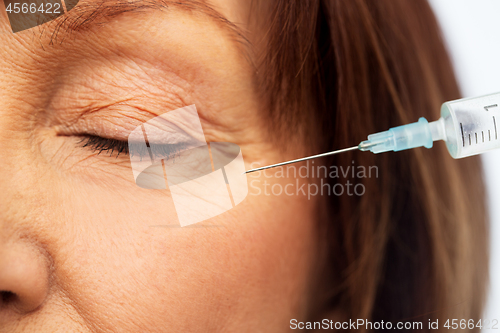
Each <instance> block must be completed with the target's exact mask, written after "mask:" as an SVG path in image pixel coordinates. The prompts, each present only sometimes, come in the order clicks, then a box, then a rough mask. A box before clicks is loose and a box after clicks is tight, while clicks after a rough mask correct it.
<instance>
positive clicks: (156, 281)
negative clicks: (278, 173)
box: [52, 185, 315, 330]
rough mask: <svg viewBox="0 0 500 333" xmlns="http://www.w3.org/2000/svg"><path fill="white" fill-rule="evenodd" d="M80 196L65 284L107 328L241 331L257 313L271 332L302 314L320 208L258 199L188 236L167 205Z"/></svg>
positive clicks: (65, 242) (93, 192)
mask: <svg viewBox="0 0 500 333" xmlns="http://www.w3.org/2000/svg"><path fill="white" fill-rule="evenodd" d="M72 188H73V190H74V191H75V192H79V195H73V196H71V198H72V199H70V200H66V202H65V205H64V206H65V207H71V208H69V209H68V208H67V210H70V211H71V216H72V222H71V227H70V228H66V230H65V231H64V233H61V232H59V237H58V239H57V240H54V242H55V243H56V244H58V245H59V247H60V248H59V251H58V253H59V254H60V255H61V256H60V257H59V258H58V259H59V261H58V262H60V263H61V265H57V267H58V268H59V270H58V276H59V278H60V280H61V281H62V282H63V285H64V289H65V290H66V291H67V293H68V295H69V297H70V298H71V299H72V300H73V301H74V302H75V305H76V306H77V307H78V308H79V309H80V310H81V311H83V312H84V313H87V314H88V316H89V318H93V319H92V320H94V321H97V322H101V325H110V327H113V325H118V326H115V327H119V325H120V324H121V323H120V320H119V318H124V317H130V318H135V319H136V320H138V321H141V322H142V323H143V324H147V325H148V327H152V326H157V325H166V326H167V327H168V326H169V325H176V327H184V329H194V328H196V329H201V330H203V329H204V328H206V327H207V325H211V323H212V322H213V321H212V319H213V318H214V317H217V319H218V321H219V322H220V321H222V322H228V323H231V322H232V320H233V319H235V318H238V317H239V318H240V322H241V320H242V319H243V318H241V317H242V316H247V315H248V314H249V313H252V318H260V324H262V323H268V324H269V325H271V324H272V323H275V322H277V321H281V322H282V320H285V321H288V320H289V319H290V318H292V317H294V316H295V317H296V316H297V314H298V313H300V311H301V309H300V301H301V300H302V302H303V299H304V297H305V294H306V289H305V288H306V286H307V276H308V274H309V273H310V271H311V269H312V267H311V266H312V265H313V262H314V260H313V258H314V254H315V251H314V245H313V244H314V240H315V234H314V228H313V227H314V222H313V210H314V202H313V201H308V200H307V199H306V200H304V198H303V197H298V196H252V195H249V196H248V197H247V199H246V200H245V201H243V202H242V203H241V204H240V205H238V206H237V207H236V208H234V209H232V210H231V211H228V212H226V213H224V214H221V215H219V216H217V217H215V218H212V219H210V220H208V221H205V222H204V223H202V224H197V225H193V226H188V227H183V228H181V227H180V226H178V225H177V224H173V223H168V220H169V218H173V216H172V211H170V210H169V208H168V205H163V206H162V205H161V204H160V202H168V200H165V198H162V199H161V200H159V199H153V198H154V196H151V198H150V199H151V200H149V202H148V200H140V202H139V201H138V199H137V197H136V198H134V197H133V196H127V195H126V194H123V195H121V197H120V198H118V197H117V195H116V194H111V193H109V192H108V193H106V192H105V191H103V190H102V189H100V188H96V187H91V186H88V185H80V186H73V187H72ZM66 194H67V193H66ZM61 197H62V198H64V197H66V198H67V197H68V196H67V195H65V194H64V193H61ZM118 199H119V200H118ZM90 207H92V208H91V209H90ZM54 214H55V213H54V212H53V213H52V215H54ZM60 214H64V215H66V214H68V212H66V213H62V212H60ZM63 220H64V219H61V217H55V216H54V221H63ZM63 225H64V224H61V225H60V226H59V227H58V228H56V229H59V230H61V228H64V226H63ZM52 234H57V233H55V232H54V233H52ZM63 254H64V257H63ZM62 263H65V264H62ZM124 300H126V301H124ZM103 314H106V316H104V315H103ZM193 316H196V318H197V320H196V322H193V320H192V318H193ZM110 318H112V319H110ZM114 318H116V319H114ZM136 320H131V321H130V322H131V323H133V322H136ZM245 320H248V318H246V319H245ZM183 325H186V326H183ZM193 325H195V326H196V327H193ZM228 325H229V324H228ZM235 325H236V321H235ZM198 326H199V327H198ZM214 329H216V328H215V327H214ZM235 329H236V328H235Z"/></svg>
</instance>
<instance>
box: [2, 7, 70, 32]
mask: <svg viewBox="0 0 500 333" xmlns="http://www.w3.org/2000/svg"><path fill="white" fill-rule="evenodd" d="M78 1H79V0H66V1H65V4H66V10H67V12H69V11H70V10H72V9H73V8H75V6H76V5H77V4H78ZM4 4H5V9H6V11H7V16H8V17H9V21H10V26H11V28H12V32H14V33H17V32H20V31H24V30H27V29H31V28H34V27H36V26H39V25H42V24H45V23H47V22H50V21H52V20H54V19H56V18H58V17H59V16H62V15H64V14H65V12H64V6H63V4H62V2H61V0H23V1H22V2H20V1H19V0H5V1H4Z"/></svg>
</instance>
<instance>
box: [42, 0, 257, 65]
mask: <svg viewBox="0 0 500 333" xmlns="http://www.w3.org/2000/svg"><path fill="white" fill-rule="evenodd" d="M170 8H178V9H180V10H184V11H187V12H189V13H191V14H197V13H201V14H203V15H205V16H208V17H209V18H211V19H212V21H213V22H214V23H216V24H217V25H218V26H219V27H221V28H222V29H223V30H224V31H226V32H227V33H229V36H230V38H231V39H232V40H233V41H234V42H236V44H237V46H238V48H239V49H240V51H242V52H243V53H244V55H245V57H246V58H247V60H248V61H249V63H250V64H251V65H252V66H253V60H252V59H253V54H252V52H253V48H252V45H251V43H250V41H249V39H248V38H247V37H246V36H245V34H244V33H243V30H242V29H241V28H240V27H238V26H237V25H236V24H235V23H233V22H231V21H230V20H228V19H227V18H226V17H225V16H224V15H222V14H221V13H220V12H219V11H217V10H215V9H214V8H213V7H212V6H210V5H209V4H208V3H207V2H206V1H205V0H156V1H155V0H99V1H92V0H84V1H80V2H79V3H78V5H77V6H76V7H75V8H73V9H72V10H71V11H70V12H69V13H67V14H65V15H63V16H62V17H60V18H58V19H55V20H54V21H52V22H49V23H47V24H45V25H44V26H43V27H40V28H39V32H40V39H41V38H42V36H43V35H45V34H48V33H50V42H49V44H50V45H52V44H54V43H58V44H62V43H63V42H64V40H65V39H66V38H68V37H70V36H71V35H72V34H73V33H78V34H80V33H84V32H85V31H89V30H91V29H93V28H95V27H99V26H102V25H105V24H106V23H108V22H111V21H112V20H113V19H116V18H117V17H119V16H120V15H122V14H126V13H137V14H145V13H149V12H151V11H154V10H160V11H163V10H168V9H170ZM50 31H51V32H50Z"/></svg>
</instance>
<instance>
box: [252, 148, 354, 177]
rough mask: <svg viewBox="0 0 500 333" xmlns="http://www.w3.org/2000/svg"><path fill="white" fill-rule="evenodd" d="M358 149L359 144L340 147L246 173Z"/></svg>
mask: <svg viewBox="0 0 500 333" xmlns="http://www.w3.org/2000/svg"><path fill="white" fill-rule="evenodd" d="M356 149H359V146H354V147H351V148H345V149H340V150H334V151H331V152H328V153H323V154H318V155H313V156H308V157H303V158H298V159H296V160H291V161H287V162H282V163H277V164H271V165H268V166H263V167H260V168H256V169H252V170H248V171H246V172H245V173H250V172H255V171H260V170H265V169H270V168H275V167H279V166H282V165H287V164H292V163H297V162H302V161H307V160H312V159H314V158H318V157H323V156H329V155H334V154H340V153H344V152H346V151H350V150H356Z"/></svg>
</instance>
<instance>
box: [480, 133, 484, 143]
mask: <svg viewBox="0 0 500 333" xmlns="http://www.w3.org/2000/svg"><path fill="white" fill-rule="evenodd" d="M481 134H482V135H483V142H484V131H481Z"/></svg>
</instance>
